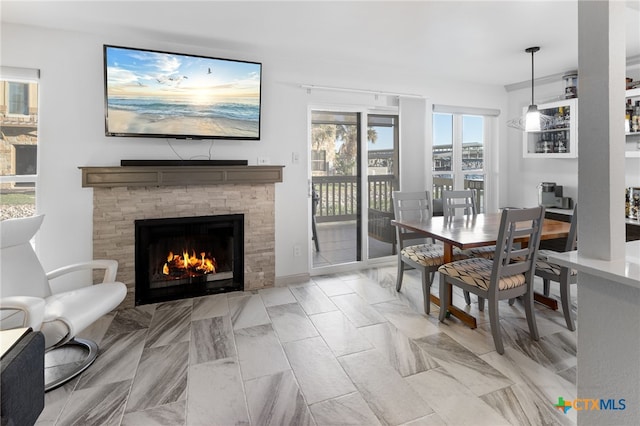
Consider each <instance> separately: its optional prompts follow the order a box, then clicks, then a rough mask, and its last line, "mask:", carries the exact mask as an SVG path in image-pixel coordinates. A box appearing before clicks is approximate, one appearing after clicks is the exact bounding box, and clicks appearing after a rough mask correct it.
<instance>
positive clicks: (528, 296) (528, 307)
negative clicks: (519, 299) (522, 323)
mask: <svg viewBox="0 0 640 426" xmlns="http://www.w3.org/2000/svg"><path fill="white" fill-rule="evenodd" d="M523 302H524V312H525V314H526V316H527V324H528V325H529V334H531V338H532V339H533V340H536V341H537V340H539V335H538V324H537V323H536V317H535V315H536V314H535V310H534V308H533V286H529V291H527V293H525V295H524V298H523Z"/></svg>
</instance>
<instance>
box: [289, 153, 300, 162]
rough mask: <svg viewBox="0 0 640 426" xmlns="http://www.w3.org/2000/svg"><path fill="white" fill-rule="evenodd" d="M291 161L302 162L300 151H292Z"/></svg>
mask: <svg viewBox="0 0 640 426" xmlns="http://www.w3.org/2000/svg"><path fill="white" fill-rule="evenodd" d="M291 163H292V164H298V163H300V153H298V152H292V153H291Z"/></svg>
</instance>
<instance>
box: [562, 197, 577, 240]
mask: <svg viewBox="0 0 640 426" xmlns="http://www.w3.org/2000/svg"><path fill="white" fill-rule="evenodd" d="M577 248H578V204H575V205H574V206H573V216H571V226H569V235H568V236H567V245H566V246H565V248H564V251H573V250H576V249H577Z"/></svg>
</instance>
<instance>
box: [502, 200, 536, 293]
mask: <svg viewBox="0 0 640 426" xmlns="http://www.w3.org/2000/svg"><path fill="white" fill-rule="evenodd" d="M543 221H544V207H543V206H538V207H533V208H527V209H505V210H503V211H502V216H501V219H500V231H499V233H498V239H497V240H496V251H495V255H494V259H493V270H492V277H491V282H493V283H497V282H498V281H499V280H500V278H502V277H508V276H511V275H516V274H525V276H526V278H527V282H529V283H530V284H531V280H532V278H533V274H534V271H535V266H536V255H537V252H538V246H539V245H540V235H541V233H542V223H543ZM522 242H525V244H522ZM494 287H495V291H497V286H494Z"/></svg>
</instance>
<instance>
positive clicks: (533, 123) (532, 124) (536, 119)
mask: <svg viewBox="0 0 640 426" xmlns="http://www.w3.org/2000/svg"><path fill="white" fill-rule="evenodd" d="M539 50H540V47H538V46H534V47H529V48H527V49H525V52H527V53H531V105H529V109H528V110H527V114H526V115H525V119H524V123H525V124H524V131H525V132H537V131H540V111H538V106H537V105H536V104H535V101H534V97H533V86H534V76H533V54H534V53H536V52H537V51H539Z"/></svg>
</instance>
